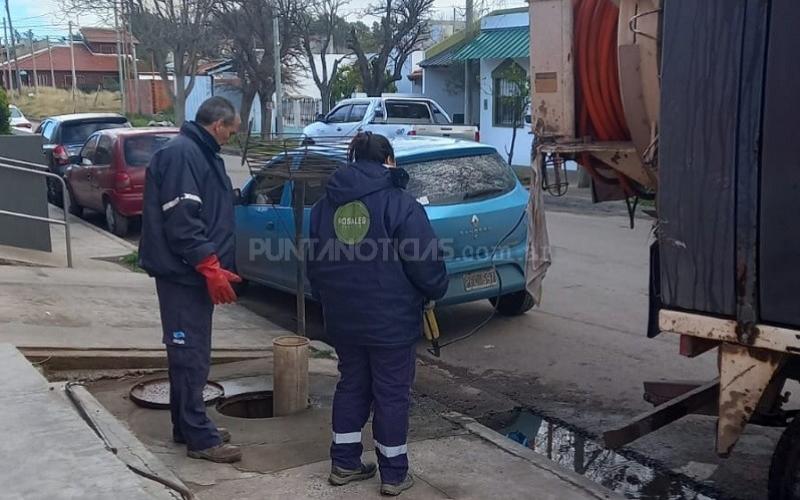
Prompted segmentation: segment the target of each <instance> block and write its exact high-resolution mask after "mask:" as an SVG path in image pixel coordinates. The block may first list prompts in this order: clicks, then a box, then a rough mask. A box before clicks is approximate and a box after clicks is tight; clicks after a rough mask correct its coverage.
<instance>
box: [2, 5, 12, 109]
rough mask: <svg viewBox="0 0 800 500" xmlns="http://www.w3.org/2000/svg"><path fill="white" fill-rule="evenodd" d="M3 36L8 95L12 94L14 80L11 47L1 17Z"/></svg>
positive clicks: (4, 21)
mask: <svg viewBox="0 0 800 500" xmlns="http://www.w3.org/2000/svg"><path fill="white" fill-rule="evenodd" d="M3 37H4V38H5V40H6V70H8V80H7V81H8V89H9V91H10V94H9V95H12V96H13V95H14V82H13V78H12V77H11V48H10V46H9V45H8V31H6V18H5V17H4V18H3Z"/></svg>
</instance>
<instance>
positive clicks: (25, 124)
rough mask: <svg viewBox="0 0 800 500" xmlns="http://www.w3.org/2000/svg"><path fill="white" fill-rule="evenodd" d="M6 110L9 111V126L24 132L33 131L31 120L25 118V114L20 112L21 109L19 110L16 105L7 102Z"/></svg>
mask: <svg viewBox="0 0 800 500" xmlns="http://www.w3.org/2000/svg"><path fill="white" fill-rule="evenodd" d="M8 110H9V111H10V112H11V120H10V125H11V128H15V129H20V131H25V132H32V131H33V130H32V125H31V122H29V121H28V119H27V118H25V115H23V114H22V111H20V110H19V108H18V107H16V106H14V105H13V104H9V105H8Z"/></svg>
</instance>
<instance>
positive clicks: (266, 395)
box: [217, 391, 274, 418]
mask: <svg viewBox="0 0 800 500" xmlns="http://www.w3.org/2000/svg"><path fill="white" fill-rule="evenodd" d="M272 405H273V395H272V391H258V392H245V393H242V394H239V395H236V396H231V397H229V398H225V399H223V400H222V401H220V402H219V403H217V411H218V412H220V413H221V414H223V415H226V416H228V417H235V418H271V417H272V416H273V414H274V413H273V411H272Z"/></svg>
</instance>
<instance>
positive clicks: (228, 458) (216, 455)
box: [186, 443, 242, 464]
mask: <svg viewBox="0 0 800 500" xmlns="http://www.w3.org/2000/svg"><path fill="white" fill-rule="evenodd" d="M186 456H188V457H189V458H198V459H200V460H208V461H210V462H216V463H218V464H230V463H233V462H238V461H240V460H241V459H242V450H241V449H239V447H238V446H233V445H231V444H225V443H222V444H219V445H217V446H214V447H212V448H206V449H205V450H188V451H187V452H186Z"/></svg>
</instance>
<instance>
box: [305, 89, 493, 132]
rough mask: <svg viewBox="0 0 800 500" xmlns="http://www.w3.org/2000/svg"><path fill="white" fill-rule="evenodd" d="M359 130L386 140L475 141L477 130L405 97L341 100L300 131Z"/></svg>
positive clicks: (430, 105)
mask: <svg viewBox="0 0 800 500" xmlns="http://www.w3.org/2000/svg"><path fill="white" fill-rule="evenodd" d="M362 130H366V131H370V132H374V133H376V134H381V135H384V136H386V137H388V138H390V139H392V138H395V137H399V136H405V135H432V136H438V137H452V138H455V139H467V140H471V141H477V140H478V139H479V135H478V128H477V127H474V126H470V125H453V122H452V120H450V117H449V116H448V115H447V113H445V111H444V110H443V109H442V107H441V106H439V104H438V103H436V101H434V100H432V99H428V98H425V97H406V96H383V97H364V98H353V99H344V100H342V101H340V102H339V103H337V105H336V107H335V108H333V109H332V110H331V111H330V113H328V114H327V115H324V116H323V115H320V116H319V117H318V119H317V121H316V122H314V123H312V124H311V125H309V126H307V127H306V128H305V129H303V134H304V135H305V136H306V137H309V138H311V139H316V138H336V137H351V136H354V135H356V134H357V133H358V132H359V131H362Z"/></svg>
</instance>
